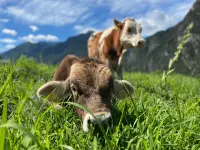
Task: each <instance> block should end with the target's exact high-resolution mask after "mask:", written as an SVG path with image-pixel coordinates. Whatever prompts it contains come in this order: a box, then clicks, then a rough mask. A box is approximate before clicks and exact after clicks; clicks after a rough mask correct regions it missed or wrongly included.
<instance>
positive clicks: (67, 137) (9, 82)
mask: <svg viewBox="0 0 200 150" xmlns="http://www.w3.org/2000/svg"><path fill="white" fill-rule="evenodd" d="M55 69H56V66H50V65H48V66H47V65H45V64H42V63H40V64H39V63H36V61H34V60H33V59H28V58H26V57H23V56H22V57H21V58H20V59H19V60H18V61H17V62H16V63H15V64H14V65H11V64H5V65H3V64H1V65H0V122H1V126H0V149H5V150H27V149H28V150H35V149H43V150H46V149H49V150H54V149H55V150H59V149H60V150H64V149H70V150H71V149H76V150H88V149H92V150H99V149H105V150H107V149H113V150H116V149H122V150H129V149H130V150H141V149H145V150H148V149H151V150H152V149H156V150H159V149H175V150H178V149H180V150H182V149H188V150H197V149H200V79H198V78H193V77H186V76H183V75H180V74H175V73H173V74H171V75H170V76H168V78H167V80H166V84H165V85H163V81H162V74H161V73H151V74H145V73H136V72H135V73H125V79H126V80H129V81H130V82H131V83H132V84H133V85H134V87H135V93H134V94H133V95H132V97H129V98H127V99H124V100H113V106H112V113H113V120H114V125H113V127H112V128H105V132H104V133H102V131H101V130H96V129H95V128H94V127H93V128H92V130H91V131H90V132H89V133H85V132H83V130H82V120H81V119H80V118H79V117H77V116H76V113H75V107H76V106H74V105H71V104H69V103H65V102H64V103H65V104H64V106H63V108H62V109H61V110H56V109H54V108H53V107H47V106H46V105H44V103H42V102H40V101H38V99H37V98H36V94H35V93H36V91H37V89H38V88H39V87H40V86H41V85H42V84H43V83H45V82H46V81H49V80H51V78H52V74H53V72H54V71H55Z"/></svg>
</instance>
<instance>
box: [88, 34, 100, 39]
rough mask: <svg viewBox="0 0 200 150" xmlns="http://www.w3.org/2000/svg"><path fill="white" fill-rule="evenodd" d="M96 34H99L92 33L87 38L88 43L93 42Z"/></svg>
mask: <svg viewBox="0 0 200 150" xmlns="http://www.w3.org/2000/svg"><path fill="white" fill-rule="evenodd" d="M98 33H100V32H94V33H92V35H91V36H90V37H89V41H93V40H94V39H95V37H96V35H97V34H98Z"/></svg>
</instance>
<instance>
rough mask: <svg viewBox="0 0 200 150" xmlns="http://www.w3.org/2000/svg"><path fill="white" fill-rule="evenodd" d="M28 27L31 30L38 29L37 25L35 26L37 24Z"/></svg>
mask: <svg viewBox="0 0 200 150" xmlns="http://www.w3.org/2000/svg"><path fill="white" fill-rule="evenodd" d="M29 28H30V29H31V30H32V31H33V32H35V31H37V30H39V29H38V27H37V26H34V25H31V26H29Z"/></svg>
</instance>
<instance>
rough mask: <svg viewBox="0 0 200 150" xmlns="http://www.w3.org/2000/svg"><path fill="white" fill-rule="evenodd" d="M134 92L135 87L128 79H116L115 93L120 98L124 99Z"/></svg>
mask: <svg viewBox="0 0 200 150" xmlns="http://www.w3.org/2000/svg"><path fill="white" fill-rule="evenodd" d="M133 93H134V87H133V86H132V85H131V83H129V82H128V81H126V80H114V87H113V94H114V96H115V97H117V98H118V99H124V98H126V97H129V96H131V95H132V94H133Z"/></svg>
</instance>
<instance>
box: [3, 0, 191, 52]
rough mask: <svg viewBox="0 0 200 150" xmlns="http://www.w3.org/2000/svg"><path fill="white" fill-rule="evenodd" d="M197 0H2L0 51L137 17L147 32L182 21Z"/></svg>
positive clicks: (61, 37) (66, 36)
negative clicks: (114, 19) (115, 20)
mask: <svg viewBox="0 0 200 150" xmlns="http://www.w3.org/2000/svg"><path fill="white" fill-rule="evenodd" d="M194 1H195V0H0V53H2V52H4V51H7V50H8V49H11V48H14V47H15V46H17V45H19V44H20V43H23V42H27V41H29V42H32V43H37V42H40V41H48V42H59V41H64V40H66V39H67V38H68V37H69V36H74V35H77V34H79V33H84V32H87V31H88V30H95V31H99V30H103V29H106V28H108V27H110V26H112V25H113V22H112V20H113V18H116V19H118V20H123V19H124V18H126V17H132V18H135V19H136V21H138V22H140V23H141V24H142V27H143V33H142V34H143V36H145V37H146V36H149V35H152V34H154V33H155V32H157V31H160V30H165V29H167V28H168V27H171V26H174V25H175V24H177V23H178V22H179V21H181V20H182V19H183V18H184V16H185V15H186V14H187V12H188V11H189V9H190V8H191V7H192V5H193V3H194Z"/></svg>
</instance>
